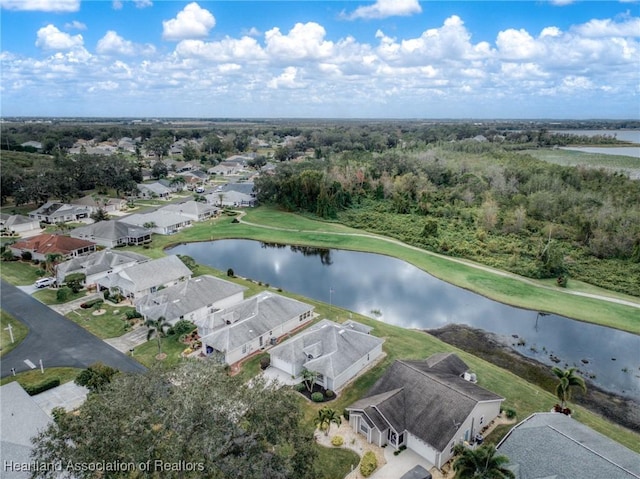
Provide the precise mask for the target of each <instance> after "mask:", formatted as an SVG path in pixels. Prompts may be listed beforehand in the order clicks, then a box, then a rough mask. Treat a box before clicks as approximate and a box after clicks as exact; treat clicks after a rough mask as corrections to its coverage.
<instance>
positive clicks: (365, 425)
mask: <svg viewBox="0 0 640 479" xmlns="http://www.w3.org/2000/svg"><path fill="white" fill-rule="evenodd" d="M465 372H468V367H467V365H466V364H465V363H464V362H463V361H462V360H461V359H460V358H459V357H458V356H456V355H455V354H453V353H440V354H435V355H433V356H431V357H429V358H428V359H426V360H422V361H415V360H412V361H409V360H398V361H395V362H394V363H393V364H392V365H391V366H390V367H389V368H388V369H387V371H386V372H385V373H384V375H383V376H382V377H381V378H380V379H379V380H378V381H377V382H376V383H375V384H374V386H373V387H372V388H371V389H370V390H369V391H368V392H367V395H366V397H364V398H362V399H360V400H358V401H356V402H355V403H353V404H351V405H350V406H348V407H347V410H348V411H349V424H350V425H351V427H352V428H353V429H354V430H355V431H357V432H358V433H360V434H362V435H363V436H365V437H366V438H367V441H369V442H370V443H374V444H377V445H379V446H384V445H389V446H391V447H393V448H394V449H399V448H400V447H402V446H405V447H407V448H408V449H411V450H412V451H414V452H415V453H416V454H418V455H420V456H422V457H423V458H425V459H426V460H427V461H429V462H430V463H431V464H433V465H434V466H435V467H437V468H438V469H440V468H442V466H443V465H444V464H445V463H446V462H447V461H448V460H449V459H450V458H451V457H452V456H453V448H454V446H455V445H456V444H458V443H461V442H464V441H468V442H471V441H473V440H474V438H475V437H476V435H477V434H479V433H481V431H483V429H484V428H485V427H486V426H487V425H488V424H489V423H490V422H491V421H492V420H493V419H495V418H496V417H497V416H498V414H500V405H501V404H502V401H503V400H504V399H503V398H501V397H500V396H498V395H497V394H494V393H492V392H490V391H487V390H486V389H483V388H481V387H480V386H478V385H477V384H475V383H473V382H471V381H467V380H465V379H463V377H462V376H463V374H464V373H465Z"/></svg>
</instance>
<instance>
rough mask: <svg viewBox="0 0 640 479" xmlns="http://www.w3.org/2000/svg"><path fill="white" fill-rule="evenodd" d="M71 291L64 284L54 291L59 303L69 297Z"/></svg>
mask: <svg viewBox="0 0 640 479" xmlns="http://www.w3.org/2000/svg"><path fill="white" fill-rule="evenodd" d="M71 293H72V291H71V288H67V287H66V286H64V287H62V288H60V289H59V290H58V291H57V292H56V300H57V301H58V302H59V303H64V302H65V301H67V300H68V299H69V297H70V296H71Z"/></svg>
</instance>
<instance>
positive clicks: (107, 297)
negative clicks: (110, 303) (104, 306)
mask: <svg viewBox="0 0 640 479" xmlns="http://www.w3.org/2000/svg"><path fill="white" fill-rule="evenodd" d="M110 294H111V293H110V292H109V290H108V289H105V290H104V293H102V296H103V297H104V300H105V301H106V300H108V299H109V295H110Z"/></svg>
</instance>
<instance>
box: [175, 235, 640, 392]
mask: <svg viewBox="0 0 640 479" xmlns="http://www.w3.org/2000/svg"><path fill="white" fill-rule="evenodd" d="M171 253H174V254H187V255H189V256H192V257H193V258H194V259H195V260H196V261H197V262H199V263H203V264H207V265H210V266H213V267H214V268H216V269H220V270H222V271H226V270H227V269H228V268H232V269H233V270H234V271H235V272H236V274H239V275H241V276H245V277H249V278H252V279H255V280H259V281H262V282H263V283H269V284H270V285H272V286H277V287H281V288H283V289H285V290H288V291H292V292H295V293H298V294H301V295H303V296H307V297H309V298H314V299H317V300H320V301H324V302H326V303H331V304H334V305H337V306H340V307H343V308H346V309H349V310H351V311H355V312H357V313H360V314H363V315H365V316H369V317H371V318H374V319H379V320H381V321H384V322H387V323H390V324H395V325H398V326H402V327H405V328H416V329H433V328H439V327H441V326H444V325H446V324H450V323H458V324H466V325H469V326H473V327H475V328H480V329H483V330H485V331H490V332H493V333H496V334H497V335H499V336H500V337H501V338H502V339H503V340H504V341H505V342H508V343H509V344H512V345H513V346H514V347H515V348H516V349H517V350H518V351H519V352H521V353H522V354H525V355H527V356H529V357H533V358H535V359H537V360H539V361H542V362H545V363H547V364H549V365H553V364H556V363H555V362H554V361H552V359H551V358H554V359H555V360H557V361H559V362H558V363H557V364H558V366H561V367H566V366H577V367H579V368H580V370H581V371H582V372H583V373H584V374H585V375H586V376H587V377H591V379H592V380H593V381H594V382H595V383H596V384H598V385H600V386H601V387H603V388H605V389H609V390H612V391H615V392H619V393H621V394H625V395H629V396H632V397H634V398H637V399H639V398H640V378H639V376H638V375H639V374H640V368H639V366H640V336H636V335H633V334H630V333H625V332H623V331H617V330H614V329H610V328H604V327H602V326H597V325H593V324H588V323H581V322H578V321H573V320H570V319H567V318H564V317H561V316H557V315H553V314H550V315H544V316H539V315H538V312H537V311H530V310H524V309H519V308H514V307H511V306H507V305H504V304H502V303H498V302H495V301H492V300H489V299H487V298H485V297H483V296H480V295H477V294H475V293H471V292H470V291H467V290H465V289H462V288H458V287H456V286H452V285H450V284H448V283H445V282H443V281H440V280H438V279H436V278H434V277H433V276H431V275H429V274H427V273H425V272H424V271H422V270H420V269H418V268H416V267H414V266H412V265H410V264H408V263H406V262H404V261H401V260H398V259H395V258H391V257H388V256H383V255H377V254H370V253H359V252H353V251H343V250H327V249H318V248H305V247H298V246H291V247H289V246H288V247H283V245H272V244H265V243H260V242H257V241H250V240H221V241H214V242H208V243H193V244H188V245H180V246H177V247H175V248H172V249H171ZM300 253H302V254H300ZM514 336H515V337H514ZM518 343H520V345H518ZM612 358H615V359H616V360H615V361H614V360H612ZM625 368H626V370H623V369H625Z"/></svg>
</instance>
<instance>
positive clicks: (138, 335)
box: [104, 325, 149, 354]
mask: <svg viewBox="0 0 640 479" xmlns="http://www.w3.org/2000/svg"><path fill="white" fill-rule="evenodd" d="M148 331H149V330H148V329H147V328H145V327H143V326H141V325H138V326H136V327H135V328H134V329H133V330H131V331H129V332H128V333H125V334H123V335H122V336H119V337H117V338H109V339H105V340H104V342H105V343H107V344H109V345H110V346H112V347H114V348H116V349H117V350H118V351H120V352H122V353H125V354H126V353H128V352H130V351H131V350H132V349H133V348H135V347H136V346H140V345H141V344H143V343H146V342H147V333H148Z"/></svg>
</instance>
